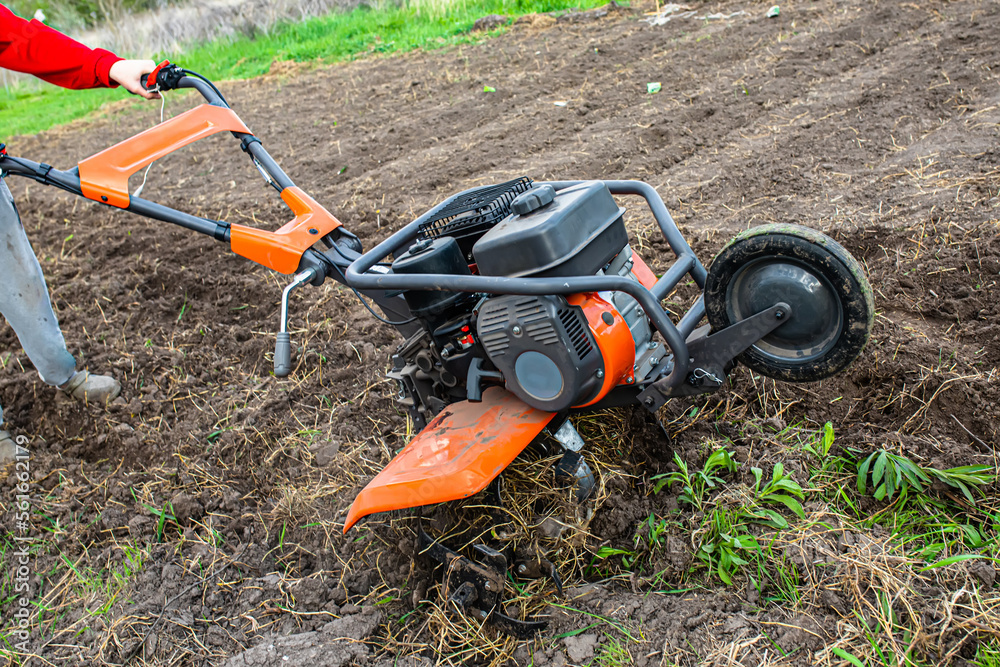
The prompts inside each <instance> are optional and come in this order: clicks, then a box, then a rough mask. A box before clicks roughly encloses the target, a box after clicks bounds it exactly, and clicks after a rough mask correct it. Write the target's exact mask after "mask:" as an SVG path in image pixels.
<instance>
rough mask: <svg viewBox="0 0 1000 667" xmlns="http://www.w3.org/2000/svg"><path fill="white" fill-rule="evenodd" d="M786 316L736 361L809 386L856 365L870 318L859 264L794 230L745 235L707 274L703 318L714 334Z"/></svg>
mask: <svg viewBox="0 0 1000 667" xmlns="http://www.w3.org/2000/svg"><path fill="white" fill-rule="evenodd" d="M778 302H785V303H787V304H788V305H789V306H791V311H792V316H791V317H790V318H789V319H788V321H787V322H786V323H784V324H782V325H781V326H780V327H778V328H777V329H775V330H774V331H772V332H771V333H770V334H768V335H767V336H765V337H764V338H762V339H760V340H759V341H757V343H755V344H754V345H753V346H752V347H750V348H749V349H748V350H746V351H745V352H744V353H743V354H741V355H740V357H739V359H740V361H741V362H742V363H744V364H745V365H746V366H748V367H749V368H752V369H753V370H755V371H757V372H758V373H761V374H763V375H766V376H768V377H772V378H775V379H776V380H785V381H788V382H814V381H816V380H822V379H823V378H826V377H830V376H831V375H835V374H837V373H839V372H840V371H842V370H844V369H845V368H847V366H849V365H850V363H851V362H852V361H854V360H855V359H856V358H857V356H858V355H859V354H861V351H862V350H863V349H864V347H865V344H866V343H867V342H868V336H869V334H870V333H871V328H872V322H873V320H874V317H875V304H874V301H873V299H872V289H871V286H870V285H869V284H868V279H867V278H866V277H865V274H864V271H863V270H862V269H861V265H859V264H858V262H857V260H855V259H854V258H853V257H852V256H851V254H850V253H849V252H847V251H846V250H845V249H844V248H843V246H841V245H840V244H839V243H837V242H836V241H834V240H833V239H831V238H830V237H828V236H825V235H823V234H820V233H819V232H817V231H815V230H812V229H809V228H807V227H800V226H798V225H764V226H762V227H755V228H753V229H749V230H747V231H745V232H743V233H742V234H740V235H739V236H737V237H736V238H734V239H733V240H732V241H730V242H729V244H728V245H727V246H726V247H725V248H723V249H722V252H720V253H719V254H718V256H716V258H715V261H713V262H712V266H711V267H710V268H709V270H708V278H707V280H706V282H705V312H706V314H707V315H708V321H709V323H710V324H711V325H712V329H713V330H715V331H719V330H721V329H725V328H726V327H728V326H729V325H731V324H732V323H734V322H738V321H740V320H743V319H746V318H747V317H750V316H752V315H756V314H757V313H759V312H761V311H763V310H766V309H768V308H770V307H771V306H773V305H774V304H775V303H778Z"/></svg>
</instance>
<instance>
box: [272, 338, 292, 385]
mask: <svg viewBox="0 0 1000 667" xmlns="http://www.w3.org/2000/svg"><path fill="white" fill-rule="evenodd" d="M291 372H292V337H291V334H289V333H288V332H287V331H279V332H278V336H277V338H276V339H275V341H274V375H275V377H279V378H283V377H288V374H289V373H291Z"/></svg>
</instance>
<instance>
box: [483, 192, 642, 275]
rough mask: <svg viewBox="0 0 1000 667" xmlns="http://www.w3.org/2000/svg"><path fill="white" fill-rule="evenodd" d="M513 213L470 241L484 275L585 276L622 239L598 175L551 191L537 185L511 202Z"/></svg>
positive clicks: (618, 214) (616, 210)
mask: <svg viewBox="0 0 1000 667" xmlns="http://www.w3.org/2000/svg"><path fill="white" fill-rule="evenodd" d="M511 209H512V210H513V211H515V212H517V213H515V214H514V215H511V216H509V217H507V218H506V219H504V220H503V221H502V222H500V223H499V224H497V225H496V226H495V227H494V228H493V229H491V230H490V231H488V232H486V234H484V235H483V237H482V238H481V239H479V240H478V241H477V242H476V245H475V246H474V247H473V249H472V254H473V255H474V257H475V259H476V265H477V266H478V268H479V273H480V274H482V275H484V276H511V277H524V276H543V277H556V276H560V277H564V276H589V275H594V274H595V273H597V272H598V271H599V270H600V269H601V268H602V267H604V265H605V264H607V263H608V262H609V261H611V259H612V258H613V257H614V256H615V255H617V254H618V252H619V251H621V249H622V248H623V247H625V245H626V244H627V243H628V233H627V232H626V231H625V223H624V221H623V220H622V215H623V214H624V213H625V209H623V208H620V207H619V206H618V204H617V203H616V202H615V200H614V197H612V196H611V192H610V191H609V190H608V187H607V186H606V185H605V184H604V183H602V182H601V181H586V182H583V183H580V184H579V185H574V186H573V187H571V188H566V189H565V190H560V191H559V192H558V193H555V192H554V191H553V190H552V186H550V185H540V186H536V187H534V188H532V189H531V190H528V191H527V192H525V193H523V194H521V195H519V196H518V197H517V199H515V200H514V202H513V203H512V204H511Z"/></svg>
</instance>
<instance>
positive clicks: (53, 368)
mask: <svg viewBox="0 0 1000 667" xmlns="http://www.w3.org/2000/svg"><path fill="white" fill-rule="evenodd" d="M0 314H2V315H3V316H4V318H6V319H7V322H9V323H10V326H11V328H13V329H14V333H16V334H17V338H18V340H20V341H21V345H22V346H23V347H24V351H25V352H26V353H27V354H28V358H29V359H31V363H32V364H34V366H35V369H36V370H37V371H38V374H39V375H40V376H41V378H42V380H44V381H45V382H46V383H48V384H53V385H60V384H64V383H66V382H67V381H68V380H69V379H70V378H71V377H73V373H74V372H75V371H76V360H75V359H73V355H71V354H70V353H69V351H68V350H67V349H66V341H65V340H63V335H62V332H61V331H60V330H59V322H58V320H56V316H55V313H53V312H52V304H51V302H50V301H49V292H48V289H47V288H46V287H45V277H44V276H43V275H42V267H41V266H39V265H38V259H37V258H36V257H35V253H34V252H33V251H32V250H31V244H29V243H28V237H27V236H25V234H24V227H23V226H22V225H21V218H20V217H19V216H18V214H17V209H16V208H15V207H14V198H13V197H12V196H11V194H10V190H9V189H8V188H7V184H6V183H4V182H3V179H0ZM2 419H3V412H2V411H0V423H3V421H2Z"/></svg>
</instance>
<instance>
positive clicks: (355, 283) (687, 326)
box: [345, 181, 707, 388]
mask: <svg viewBox="0 0 1000 667" xmlns="http://www.w3.org/2000/svg"><path fill="white" fill-rule="evenodd" d="M582 182H583V181H552V182H549V183H548V185H551V186H552V187H553V188H555V189H556V190H563V189H566V188H569V187H572V186H574V185H577V184H579V183H582ZM603 183H604V184H605V185H607V186H608V190H610V192H611V194H613V195H638V196H640V197H643V198H644V199H645V200H646V203H647V204H648V205H649V208H650V211H652V213H653V217H654V218H655V219H656V222H657V224H658V225H659V227H660V231H661V232H662V233H663V236H664V238H665V239H666V241H667V243H668V244H669V245H670V248H671V250H673V251H674V254H675V255H676V257H677V259H676V261H675V262H674V263H673V264H672V265H671V266H670V268H669V269H668V270H667V272H666V273H664V274H663V276H662V277H661V278H660V279H659V280H657V282H656V284H655V285H654V286H653V288H652V289H646V288H645V287H643V286H642V285H641V284H639V283H638V282H636V281H634V280H630V279H628V278H622V277H620V276H597V275H594V276H572V277H560V278H508V277H499V276H476V275H474V276H456V275H450V274H406V275H400V274H392V273H369V271H370V270H371V268H372V267H373V266H375V264H376V263H378V262H379V261H381V260H382V259H384V258H386V257H388V256H389V255H394V256H398V255H399V254H400V252H401V251H404V250H406V248H408V247H409V244H410V243H412V242H413V240H414V239H416V237H417V234H418V233H419V231H420V226H421V225H422V224H424V223H426V222H427V221H428V220H431V219H433V218H434V216H435V215H436V214H437V213H438V211H440V210H441V209H443V208H444V207H446V206H448V205H449V204H450V203H451V202H452V201H454V200H455V199H457V198H459V197H462V196H464V195H467V194H470V193H474V192H476V191H477V190H479V189H480V188H472V189H470V190H465V191H463V192H459V193H458V194H455V195H452V196H451V197H449V198H448V199H446V200H445V201H443V202H441V203H440V204H438V205H437V206H435V207H434V208H432V209H431V210H429V211H427V212H426V213H424V214H423V215H422V216H420V217H419V218H417V219H416V220H414V221H413V222H411V223H409V224H408V225H406V226H405V227H403V228H402V229H400V230H399V231H398V232H396V233H395V234H393V235H392V236H390V237H389V238H387V239H385V240H384V241H382V242H381V243H379V244H378V245H377V246H375V247H374V248H372V249H371V250H369V251H368V252H366V253H365V254H364V255H362V256H361V257H360V258H358V259H357V260H355V261H354V262H353V263H351V265H350V266H349V267H348V268H347V271H346V272H345V277H346V282H347V284H348V285H349V286H351V287H354V288H357V289H363V290H443V291H449V292H474V293H485V294H525V295H548V294H563V295H569V294H578V293H581V292H603V291H611V292H625V293H626V294H628V295H629V296H631V297H633V298H634V299H635V300H636V301H638V302H639V305H640V306H642V309H643V310H644V311H645V313H646V315H647V317H649V319H650V321H651V322H652V323H653V326H655V327H656V330H657V331H658V332H659V333H660V335H661V336H663V339H664V341H666V343H667V345H668V346H669V347H670V350H671V352H672V353H673V368H672V369H671V371H670V375H669V376H668V377H667V378H666V382H665V383H664V385H665V387H670V388H673V387H676V386H679V385H680V384H681V383H682V382H684V381H685V380H686V378H687V375H688V371H689V369H690V362H691V360H690V355H689V354H688V348H687V343H686V342H685V339H686V338H687V336H688V335H689V334H690V333H691V332H692V331H694V329H695V327H696V326H697V325H698V322H699V321H700V320H701V318H702V316H703V315H704V314H705V306H704V303H703V301H702V299H698V301H697V302H696V303H695V305H694V306H692V308H691V309H690V310H689V311H688V312H687V313H686V314H685V316H684V317H683V318H682V319H681V321H680V324H679V325H674V323H673V321H672V320H671V319H670V317H669V316H668V315H667V312H666V310H664V309H663V307H662V306H660V300H662V299H663V298H664V297H666V296H667V294H669V293H670V292H671V291H672V290H673V289H674V287H676V286H677V284H678V283H680V281H681V280H683V279H684V277H685V276H687V275H690V276H691V278H692V279H694V281H695V283H696V284H697V285H698V287H699V288H700V289H704V287H705V278H706V275H707V272H706V269H705V267H704V266H703V265H702V263H701V262H700V261H698V258H697V257H696V256H695V254H694V251H693V250H691V246H690V245H688V243H687V241H686V240H684V236H683V235H682V234H681V233H680V230H679V229H677V225H676V223H675V222H674V220H673V218H672V217H671V215H670V212H669V211H668V210H667V207H666V205H665V204H664V203H663V199H662V198H660V195H659V194H658V193H657V192H656V190H655V189H654V188H653V187H652V186H651V185H649V184H647V183H643V182H641V181H603ZM538 185H544V184H543V183H538ZM655 379H656V378H644V380H645V381H651V380H655Z"/></svg>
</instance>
